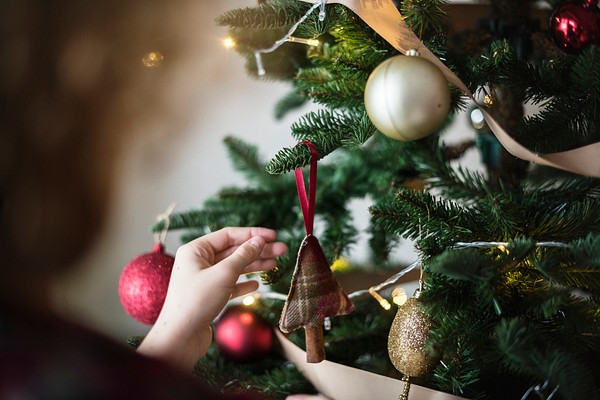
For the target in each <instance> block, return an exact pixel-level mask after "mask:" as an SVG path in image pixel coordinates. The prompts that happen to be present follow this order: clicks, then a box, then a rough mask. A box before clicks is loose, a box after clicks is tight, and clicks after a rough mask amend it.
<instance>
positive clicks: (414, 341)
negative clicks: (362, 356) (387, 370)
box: [388, 296, 436, 376]
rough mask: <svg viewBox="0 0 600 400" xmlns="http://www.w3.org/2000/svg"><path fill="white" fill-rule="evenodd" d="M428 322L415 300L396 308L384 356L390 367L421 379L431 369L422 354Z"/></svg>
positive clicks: (430, 364) (430, 359) (431, 360)
mask: <svg viewBox="0 0 600 400" xmlns="http://www.w3.org/2000/svg"><path fill="white" fill-rule="evenodd" d="M431 325H432V322H431V319H430V318H429V316H428V315H427V314H425V313H424V312H423V310H422V309H421V304H420V303H419V300H418V296H413V297H411V298H410V299H408V300H407V301H406V303H404V305H402V306H401V307H398V312H397V313H396V317H395V318H394V322H392V327H391V328H390V335H389V337H388V353H389V356H390V360H391V361H392V364H394V367H396V369H397V370H398V371H400V372H402V373H403V374H405V375H407V376H422V375H425V374H427V373H428V372H429V371H430V370H431V369H432V368H433V367H434V365H435V363H436V362H435V360H433V359H432V358H431V357H429V356H428V355H427V353H426V351H425V341H426V340H427V337H428V336H429V330H430V329H431Z"/></svg>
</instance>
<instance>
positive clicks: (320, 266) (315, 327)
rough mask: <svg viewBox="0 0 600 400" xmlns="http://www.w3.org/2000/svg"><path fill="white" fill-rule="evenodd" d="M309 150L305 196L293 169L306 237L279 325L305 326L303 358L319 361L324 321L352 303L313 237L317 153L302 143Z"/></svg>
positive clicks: (285, 328) (299, 174)
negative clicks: (308, 173) (307, 189)
mask: <svg viewBox="0 0 600 400" xmlns="http://www.w3.org/2000/svg"><path fill="white" fill-rule="evenodd" d="M300 144H304V145H307V146H308V147H309V148H310V151H311V163H310V180H309V196H308V198H307V195H306V189H305V186H304V177H303V176H302V169H297V170H296V171H295V175H296V185H297V188H298V197H299V199H300V206H301V208H302V214H303V215H304V226H305V228H306V237H305V238H304V240H303V241H302V244H301V246H300V250H299V251H298V258H297V260H296V267H295V269H294V274H293V276H292V282H291V285H290V291H289V294H288V298H287V301H286V302H285V305H284V306H283V311H282V313H281V319H280V321H279V328H280V329H281V331H283V332H285V333H289V332H292V331H294V330H296V329H298V328H302V327H304V331H305V338H306V361H307V362H309V363H319V362H321V361H323V360H324V359H325V343H324V339H323V320H324V319H325V318H326V317H333V316H336V315H343V314H349V313H351V312H352V311H354V304H352V301H351V300H350V299H349V298H348V295H347V294H346V293H345V292H344V290H343V289H342V287H341V286H340V285H339V283H338V282H337V280H336V279H335V277H334V276H333V272H332V271H331V268H330V267H329V263H328V262H327V258H326V257H325V254H324V253H323V250H322V249H321V245H320V244H319V241H318V240H317V238H316V237H315V236H313V234H312V233H313V222H314V215H315V194H316V183H317V158H318V154H317V151H316V149H315V147H314V145H313V144H312V143H311V142H301V143H300Z"/></svg>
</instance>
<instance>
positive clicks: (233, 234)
mask: <svg viewBox="0 0 600 400" xmlns="http://www.w3.org/2000/svg"><path fill="white" fill-rule="evenodd" d="M254 236H261V237H262V238H263V239H265V242H267V243H268V242H272V241H273V240H275V238H276V237H277V232H275V231H274V230H273V229H268V228H260V227H227V228H223V229H219V230H218V231H215V232H211V233H209V234H207V235H204V236H202V237H201V238H199V240H201V241H202V242H205V243H208V244H209V245H210V246H211V247H212V248H213V250H214V251H215V252H220V251H223V250H226V249H228V248H229V247H231V246H238V245H240V244H242V243H244V242H246V241H247V240H248V239H250V238H252V237H254Z"/></svg>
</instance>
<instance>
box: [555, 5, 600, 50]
mask: <svg viewBox="0 0 600 400" xmlns="http://www.w3.org/2000/svg"><path fill="white" fill-rule="evenodd" d="M550 36H552V39H553V40H554V43H555V44H556V46H557V47H558V48H559V49H561V50H562V51H564V52H565V53H569V54H577V53H579V52H581V51H582V50H583V49H584V48H585V47H587V46H589V45H590V44H597V43H598V42H599V41H600V9H598V5H597V0H583V1H582V2H580V3H572V2H569V3H564V4H562V5H560V6H559V7H558V8H557V9H556V10H555V11H554V13H552V16H551V17H550Z"/></svg>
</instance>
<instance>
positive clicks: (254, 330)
mask: <svg viewBox="0 0 600 400" xmlns="http://www.w3.org/2000/svg"><path fill="white" fill-rule="evenodd" d="M215 343H216V345H217V349H218V350H219V353H221V354H222V355H224V356H225V357H227V358H229V359H231V360H234V361H237V362H243V363H245V362H251V361H256V360H258V359H260V358H263V357H265V356H266V355H267V354H269V352H270V351H271V347H272V346H273V328H272V327H271V326H270V325H269V324H268V323H267V322H266V321H265V320H264V319H263V318H262V317H261V316H260V315H258V314H257V313H256V312H255V311H254V310H252V309H251V308H249V307H246V306H241V305H236V306H232V307H230V308H228V309H227V310H225V311H224V312H223V314H222V315H221V317H220V318H219V320H218V321H217V322H216V323H215Z"/></svg>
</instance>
